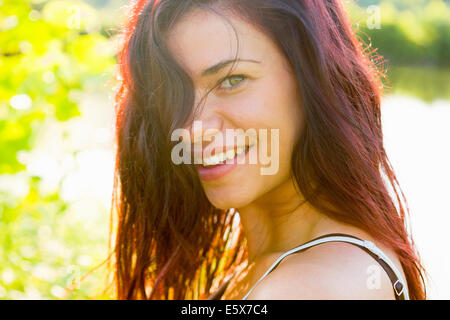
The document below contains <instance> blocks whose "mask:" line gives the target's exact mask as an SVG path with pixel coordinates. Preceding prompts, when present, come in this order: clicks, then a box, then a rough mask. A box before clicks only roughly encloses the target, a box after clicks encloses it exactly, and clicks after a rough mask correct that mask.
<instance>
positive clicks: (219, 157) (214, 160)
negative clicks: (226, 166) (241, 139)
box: [197, 147, 246, 166]
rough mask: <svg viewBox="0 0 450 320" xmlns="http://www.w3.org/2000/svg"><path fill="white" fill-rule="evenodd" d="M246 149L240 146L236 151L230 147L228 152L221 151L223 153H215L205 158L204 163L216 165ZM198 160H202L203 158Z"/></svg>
mask: <svg viewBox="0 0 450 320" xmlns="http://www.w3.org/2000/svg"><path fill="white" fill-rule="evenodd" d="M245 150H246V148H245V147H239V148H237V150H236V151H234V149H230V150H228V151H227V152H221V153H219V154H215V155H213V156H211V157H208V158H204V159H203V162H202V163H203V165H205V166H214V165H217V164H219V163H222V162H224V161H226V160H228V159H230V160H231V159H234V158H235V157H236V156H238V155H240V154H241V153H243V152H244V151H245ZM197 160H198V159H197ZM198 162H201V159H200V161H198Z"/></svg>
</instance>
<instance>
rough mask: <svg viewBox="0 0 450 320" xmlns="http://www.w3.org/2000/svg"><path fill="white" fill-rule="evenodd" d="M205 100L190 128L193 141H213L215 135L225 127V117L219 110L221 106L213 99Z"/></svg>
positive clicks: (200, 142) (195, 142) (201, 142)
mask: <svg viewBox="0 0 450 320" xmlns="http://www.w3.org/2000/svg"><path fill="white" fill-rule="evenodd" d="M207 100H210V101H205V104H204V105H203V107H202V108H201V110H200V111H201V112H200V113H199V114H198V116H197V117H195V118H194V119H193V122H192V123H191V124H190V125H189V127H188V130H189V133H190V135H191V143H194V144H197V143H199V144H201V145H202V144H203V141H209V142H212V138H211V137H213V136H215V135H216V134H218V133H220V132H221V131H222V129H223V124H224V118H223V116H222V115H221V114H220V112H219V106H218V105H217V104H216V103H214V102H213V101H212V100H214V99H207Z"/></svg>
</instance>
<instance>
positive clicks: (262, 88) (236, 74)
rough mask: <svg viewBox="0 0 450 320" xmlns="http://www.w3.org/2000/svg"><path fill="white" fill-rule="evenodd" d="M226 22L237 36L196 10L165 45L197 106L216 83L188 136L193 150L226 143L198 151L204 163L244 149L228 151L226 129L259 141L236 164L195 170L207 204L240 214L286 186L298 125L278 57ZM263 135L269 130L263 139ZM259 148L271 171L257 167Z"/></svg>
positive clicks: (293, 95) (254, 35) (248, 28)
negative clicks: (199, 144) (192, 89)
mask: <svg viewBox="0 0 450 320" xmlns="http://www.w3.org/2000/svg"><path fill="white" fill-rule="evenodd" d="M227 18H228V19H229V22H231V24H232V25H233V26H234V28H235V31H236V33H235V31H234V30H233V28H232V27H231V26H230V24H229V23H227V22H226V20H225V19H224V18H223V17H220V16H217V15H215V14H214V13H211V12H208V11H206V10H201V9H196V10H194V11H192V12H190V13H188V14H186V15H185V16H184V17H183V18H182V19H181V20H180V21H179V22H178V23H177V24H176V25H175V27H174V28H173V29H172V30H171V31H170V33H169V34H168V38H167V41H168V46H169V49H170V51H171V52H172V54H173V56H174V57H175V59H176V60H177V62H178V63H179V64H180V65H181V66H182V67H183V68H184V69H185V70H186V71H187V72H188V74H189V75H190V77H191V78H192V80H193V82H194V85H195V90H196V91H195V97H196V105H197V104H198V103H199V102H200V100H201V99H202V97H203V96H204V95H205V94H206V93H207V91H208V89H210V88H211V87H213V86H214V85H216V84H217V83H220V85H218V86H217V87H215V88H214V89H213V90H212V91H211V92H210V93H209V94H208V95H207V97H206V100H205V101H204V104H202V108H201V109H199V112H198V113H197V114H196V118H195V120H196V121H201V126H194V125H190V126H189V127H187V128H186V129H188V130H189V131H190V134H191V141H192V142H194V141H195V140H196V139H197V138H198V137H199V136H200V137H202V134H205V135H208V133H211V132H213V131H214V130H215V131H216V132H217V133H219V134H222V135H223V137H224V138H223V139H222V141H221V139H212V140H211V141H204V142H203V146H202V147H203V149H200V151H203V155H204V156H205V155H208V156H209V155H214V154H216V155H217V154H218V153H219V152H225V154H226V155H230V156H231V157H232V156H233V151H230V150H234V151H235V152H236V151H237V152H239V151H241V150H242V149H238V148H237V147H241V146H242V147H244V145H243V144H242V143H239V142H238V141H237V140H234V141H231V144H233V142H234V148H230V147H231V144H230V143H229V142H227V141H226V138H225V137H226V130H227V129H232V130H238V129H241V130H243V131H241V132H247V133H251V132H254V133H256V134H257V135H256V144H255V141H254V140H251V139H246V141H245V147H248V146H249V145H252V147H251V148H250V150H248V151H246V152H244V153H242V154H240V155H238V156H237V158H235V159H234V162H235V163H237V164H234V165H233V164H224V165H218V166H213V165H212V163H214V160H217V158H216V159H211V158H210V159H206V160H205V158H204V160H203V161H204V165H196V167H197V171H198V173H199V178H200V180H201V182H202V186H203V188H204V190H205V193H206V195H207V197H208V199H209V201H210V202H211V203H212V204H213V205H214V206H215V207H217V208H220V209H229V208H242V207H244V206H246V205H248V204H250V203H252V202H254V201H256V200H258V199H267V197H270V195H271V193H272V192H275V191H276V190H277V189H281V187H282V186H283V185H285V184H286V183H290V181H291V180H290V169H291V167H290V161H291V155H292V149H293V146H294V143H295V142H296V140H297V138H298V135H299V133H300V130H301V124H302V121H301V120H302V115H301V109H300V95H299V92H298V87H297V82H296V78H295V76H294V75H293V73H292V70H291V68H290V66H289V63H288V62H287V60H286V58H285V57H284V55H283V54H282V52H281V51H280V50H279V48H278V47H277V46H276V45H275V44H274V43H273V41H272V40H271V39H270V38H269V37H268V36H266V35H265V34H264V33H263V32H261V31H259V30H258V29H256V28H255V27H253V26H252V25H251V24H249V23H247V22H245V21H243V20H241V19H238V18H237V17H235V16H232V15H227ZM236 36H237V37H238V38H237V39H236ZM237 41H238V42H239V48H237ZM237 50H238V56H237V60H238V61H236V64H235V65H234V67H233V72H232V73H231V74H230V76H231V77H229V78H227V79H224V77H226V76H227V74H228V72H229V71H230V68H231V67H232V64H231V63H227V62H230V61H234V60H235V58H236V52H237ZM224 62H225V63H224ZM261 129H263V130H266V132H267V134H266V137H267V139H266V138H265V137H264V135H262V134H261V131H260V130H261ZM277 130H278V133H279V135H278V136H277V134H276V132H277ZM234 132H238V131H234ZM196 137H197V138H196ZM204 138H205V139H206V137H204ZM261 147H265V148H266V149H265V150H268V151H264V152H267V154H268V159H267V160H269V159H270V163H269V164H267V163H266V164H262V163H261V159H262V158H261V157H260V154H259V153H260V152H262V151H263V150H264V149H261ZM255 150H256V152H255ZM227 151H228V152H227ZM251 152H255V153H254V154H256V155H258V156H257V163H256V164H255V163H254V162H252V161H250V160H251V158H250V153H251ZM200 154H201V153H200ZM236 159H240V160H239V161H238V160H236ZM210 160H211V162H210ZM232 161H233V160H232ZM242 162H245V163H242ZM206 164H209V166H208V165H206ZM263 168H266V169H265V171H264V169H263ZM261 169H263V170H261Z"/></svg>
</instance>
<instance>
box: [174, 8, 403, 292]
mask: <svg viewBox="0 0 450 320" xmlns="http://www.w3.org/2000/svg"><path fill="white" fill-rule="evenodd" d="M226 16H227V18H228V19H229V21H230V22H231V23H232V25H233V26H234V28H235V30H236V31H237V36H238V38H237V39H236V38H235V33H234V31H233V29H232V28H231V26H230V25H229V24H228V23H227V22H226V21H225V20H224V19H223V17H220V16H217V15H215V14H213V13H210V12H208V11H205V10H202V9H195V10H194V11H192V12H190V13H187V14H186V15H185V16H184V17H183V18H182V19H181V20H180V21H179V22H178V23H177V24H176V25H175V26H174V28H173V29H172V30H171V32H170V33H169V34H168V36H167V43H168V46H169V49H170V51H171V52H172V54H173V56H174V57H175V59H177V61H178V62H179V63H180V65H181V66H182V67H183V68H184V69H185V70H186V71H187V72H188V74H189V75H190V76H191V78H192V80H193V82H194V84H195V88H196V102H197V103H198V102H199V101H200V99H201V98H202V97H203V96H204V95H205V94H206V92H207V90H208V89H209V88H211V86H213V85H214V84H216V83H219V82H220V81H222V80H223V77H225V76H226V75H227V72H228V71H229V69H230V67H231V66H228V67H226V68H223V69H221V70H219V71H218V72H217V73H212V74H209V75H206V76H204V75H202V73H203V72H204V71H205V70H207V69H208V68H210V67H211V66H214V65H217V64H218V63H219V62H222V61H226V60H230V59H234V58H235V55H236V41H239V54H238V58H239V59H242V60H251V61H241V62H238V63H237V65H236V67H235V69H234V72H233V73H232V75H245V77H246V78H245V80H242V81H234V82H233V81H232V82H230V81H229V80H226V81H224V82H222V83H221V85H220V86H219V87H218V88H216V89H214V90H213V91H212V92H211V93H209V95H208V96H207V99H206V101H205V104H204V106H203V108H202V109H201V112H200V114H199V115H198V117H197V118H196V120H201V121H202V125H203V130H207V129H215V130H219V131H221V132H223V133H225V130H226V129H238V128H241V129H244V130H247V129H249V128H254V129H257V130H258V129H268V130H270V129H279V130H280V131H279V133H280V139H279V151H280V156H279V170H278V172H277V173H276V174H275V175H261V174H260V167H261V165H260V164H254V165H251V164H248V161H247V163H246V164H242V165H238V167H237V168H235V169H234V170H233V171H231V172H230V173H229V174H228V175H226V176H225V177H223V178H221V179H218V180H214V181H207V182H206V181H202V185H203V188H204V190H205V193H206V195H207V197H208V199H209V201H210V202H211V203H212V204H213V205H214V206H215V207H217V208H221V209H227V208H236V210H237V211H238V212H239V214H240V217H241V223H242V226H243V228H244V232H245V234H246V237H247V241H248V252H249V262H250V266H249V268H248V269H247V270H245V272H243V273H242V274H238V275H236V277H234V278H233V280H232V281H231V282H230V285H229V286H228V288H227V290H226V292H225V295H224V297H223V298H224V299H241V298H242V297H243V296H244V295H245V294H246V293H247V291H248V289H249V288H250V287H251V286H252V285H253V284H254V283H255V282H256V281H257V279H258V278H259V277H260V276H261V275H262V274H263V273H264V272H265V271H266V270H267V268H268V267H269V266H270V265H271V264H272V263H273V262H274V261H275V260H276V258H278V256H279V255H281V254H282V253H283V252H285V251H287V250H289V249H291V248H293V247H295V246H298V245H300V244H302V243H305V242H307V241H309V240H311V239H312V238H315V237H317V236H320V235H323V234H326V233H332V232H342V233H348V234H351V235H354V236H357V237H360V238H363V239H366V240H371V241H372V242H374V243H375V244H376V245H377V246H378V247H379V248H380V249H381V250H383V251H384V252H385V253H386V254H387V255H388V257H389V258H391V260H392V261H394V263H395V264H396V266H397V268H399V270H402V268H401V265H400V263H399V261H398V259H397V257H396V255H395V254H394V253H393V252H391V250H390V249H388V248H385V247H383V246H382V245H380V244H379V243H378V242H377V241H376V240H375V239H373V238H372V237H370V235H368V234H367V233H365V232H364V231H362V230H360V229H358V228H355V227H353V226H350V225H346V224H343V223H340V222H338V221H335V220H333V219H330V218H328V217H326V216H325V215H323V214H321V213H320V212H318V211H317V210H316V209H315V208H313V207H312V206H310V205H308V204H307V203H304V204H302V202H303V201H302V200H303V198H302V196H301V194H299V192H298V191H297V190H296V188H295V182H294V180H293V179H292V177H291V167H290V159H291V156H292V150H293V146H294V143H295V141H296V139H297V137H298V135H299V134H300V133H301V128H302V124H303V116H302V106H301V99H300V95H299V92H298V86H297V82H296V78H295V76H294V75H293V73H292V70H291V68H290V66H289V63H288V61H287V60H286V58H285V56H284V55H283V53H282V52H281V51H280V50H279V48H278V47H277V46H276V45H275V43H274V42H273V41H272V40H271V39H270V38H269V37H267V36H266V35H265V34H264V33H263V32H261V31H260V30H259V29H257V28H255V27H254V26H252V25H251V24H249V23H248V22H246V21H244V20H241V19H240V18H239V17H236V16H234V15H232V14H230V13H227V14H226ZM236 83H238V84H237V85H235V84H236ZM233 85H235V86H234V87H233ZM230 87H231V89H230ZM226 89H229V90H226ZM275 110H276V112H275ZM187 129H188V130H191V134H192V136H194V132H193V128H192V126H191V127H187ZM269 132H270V131H269ZM214 143H215V142H214V141H213V142H210V145H209V146H211V145H214ZM269 145H270V143H269ZM204 147H205V145H204ZM269 150H270V146H269ZM374 265H375V266H379V265H378V264H377V263H376V262H375V261H374V260H373V259H372V258H371V257H370V256H369V255H368V254H367V253H365V252H364V251H363V250H361V249H359V248H357V247H355V246H353V245H351V244H348V243H337V242H335V243H325V244H322V245H320V246H316V247H313V248H311V249H310V250H307V251H305V252H303V253H302V254H298V255H291V256H288V257H287V258H286V259H284V260H283V262H281V263H280V265H279V266H278V267H277V268H276V269H275V270H274V271H273V272H272V273H271V274H270V275H269V276H268V277H267V278H265V279H264V281H262V282H261V283H260V284H259V285H258V287H257V288H256V289H255V290H254V291H253V292H252V294H251V295H250V296H249V299H394V295H393V290H392V286H391V283H390V280H389V278H388V276H387V274H386V273H385V272H384V270H381V271H380V274H381V285H380V287H379V289H376V290H375V289H369V288H368V286H367V285H366V281H367V278H368V274H367V268H368V267H370V266H374ZM403 276H404V275H403ZM298 288H304V290H298Z"/></svg>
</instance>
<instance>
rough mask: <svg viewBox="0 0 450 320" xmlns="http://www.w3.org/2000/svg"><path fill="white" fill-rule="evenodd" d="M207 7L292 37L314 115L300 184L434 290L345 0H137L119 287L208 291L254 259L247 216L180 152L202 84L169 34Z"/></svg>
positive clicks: (119, 205)
mask: <svg viewBox="0 0 450 320" xmlns="http://www.w3.org/2000/svg"><path fill="white" fill-rule="evenodd" d="M157 2H158V3H157ZM196 7H201V8H204V9H207V10H208V9H213V10H215V8H219V10H218V11H219V12H220V11H222V12H226V11H227V10H228V11H231V12H233V13H236V14H238V15H239V16H241V17H243V18H245V19H247V20H248V21H250V22H251V23H252V24H253V25H255V26H257V27H259V28H260V29H262V30H263V31H264V32H265V33H267V34H268V35H269V36H271V38H272V39H273V41H274V42H275V43H276V44H277V45H278V46H279V47H280V48H281V49H282V51H283V52H284V54H285V56H286V58H287V60H288V61H289V63H290V64H291V66H292V69H293V71H294V72H295V74H296V76H297V79H298V85H299V88H300V92H301V98H302V101H301V107H302V108H303V110H304V115H305V125H304V128H303V129H302V133H301V135H300V136H299V137H298V141H297V144H296V147H295V150H294V154H293V156H292V159H291V164H292V169H293V173H294V176H295V179H296V181H297V184H298V186H299V189H300V190H299V191H300V192H301V193H302V195H303V196H304V197H305V198H306V199H307V201H309V203H311V204H312V205H313V206H315V207H316V208H317V209H319V210H320V211H321V212H322V213H324V214H326V215H328V216H330V217H332V218H333V219H335V220H338V221H341V222H345V223H348V224H350V225H353V226H356V227H358V228H360V229H362V230H364V231H366V232H368V233H369V234H370V235H371V236H373V237H374V238H375V239H377V240H378V241H379V242H380V243H382V244H384V245H386V246H388V247H389V248H392V249H393V250H394V251H395V253H396V254H397V256H398V257H399V260H400V262H401V264H402V267H403V270H404V272H405V275H406V281H407V283H408V288H409V295H410V297H411V298H412V299H425V296H426V295H425V286H424V281H423V272H424V269H423V266H422V265H421V263H420V260H419V258H418V254H417V252H416V250H415V247H414V242H413V240H412V238H411V237H410V236H409V235H408V231H407V226H406V215H407V213H408V206H407V203H406V199H405V197H404V195H403V193H402V191H401V189H400V187H399V184H398V181H397V179H396V177H395V174H394V172H393V169H392V167H391V165H390V163H389V161H388V158H387V155H386V152H385V150H384V146H383V134H382V128H381V114H380V96H381V92H380V88H381V80H380V78H379V73H378V72H377V70H376V67H375V66H374V63H373V61H372V60H371V56H370V55H368V54H367V53H366V54H365V53H364V49H363V47H362V46H361V44H360V43H359V42H358V41H357V38H356V36H355V34H354V32H353V30H352V29H351V23H350V22H349V20H348V19H347V17H346V15H345V13H344V10H343V9H342V7H341V5H340V3H339V1H338V0H327V1H313V0H302V1H299V0H297V1H295V0H254V1H234V0H229V1H220V0H197V1H195V0H160V1H148V0H141V1H137V2H136V3H135V4H134V6H133V8H132V10H131V11H130V12H131V14H130V18H129V20H128V25H127V26H126V27H125V28H124V30H123V36H124V42H123V47H122V50H121V52H120V54H119V61H120V75H121V85H120V88H119V90H118V92H117V110H116V111H117V122H116V129H117V159H116V174H115V191H116V193H115V195H114V206H113V208H114V209H113V214H117V230H114V232H115V236H116V238H115V247H114V250H115V269H114V274H115V284H116V289H117V297H118V298H119V299H201V298H204V297H207V296H208V295H209V294H211V293H212V292H213V291H214V289H215V288H217V287H218V286H219V285H220V284H221V283H222V282H223V281H224V279H226V278H227V276H229V275H231V274H232V272H233V271H234V270H235V269H236V267H238V266H240V265H242V264H245V263H246V261H247V251H246V242H245V238H244V237H243V234H242V229H241V226H240V225H238V226H237V228H235V227H234V225H233V221H234V217H235V215H236V212H235V211H234V210H218V209H216V208H214V207H213V206H212V205H211V204H210V203H209V201H208V200H207V198H206V196H205V194H204V191H203V189H202V186H201V184H200V182H199V180H198V177H197V175H196V173H195V169H193V168H192V167H191V166H189V165H179V166H177V165H174V164H173V163H172V161H171V160H170V150H171V141H170V135H171V133H172V131H173V130H174V129H175V128H180V127H182V126H183V125H184V124H185V123H186V121H187V120H188V119H189V117H190V115H191V114H192V112H193V108H194V88H193V84H192V81H191V79H190V78H189V76H188V75H187V73H186V72H185V71H184V70H183V69H182V68H181V67H180V66H179V65H178V64H177V63H176V62H175V60H174V58H173V57H172V56H171V55H170V52H169V50H168V48H167V47H166V45H165V42H164V39H165V38H164V35H165V33H166V32H167V31H168V30H169V28H170V27H171V26H172V25H173V24H174V23H176V22H177V20H178V19H179V18H180V17H181V16H182V15H183V14H185V13H186V12H188V11H189V10H191V9H192V8H196ZM299 107H300V106H299ZM389 189H391V190H392V195H394V196H392V195H390V193H389V191H388V190H389ZM112 232H113V231H112Z"/></svg>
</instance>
